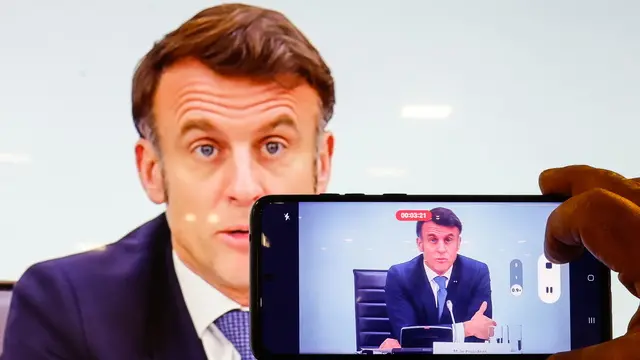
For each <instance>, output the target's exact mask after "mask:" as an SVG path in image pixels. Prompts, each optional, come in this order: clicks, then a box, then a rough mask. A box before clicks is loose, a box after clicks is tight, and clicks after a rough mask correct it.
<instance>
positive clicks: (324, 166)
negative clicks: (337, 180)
mask: <svg viewBox="0 0 640 360" xmlns="http://www.w3.org/2000/svg"><path fill="white" fill-rule="evenodd" d="M319 141H320V144H318V145H319V153H318V161H317V163H316V166H317V169H316V174H317V179H316V181H317V185H316V191H317V192H318V193H324V192H326V191H327V186H328V185H329V180H330V179H331V161H332V159H333V146H334V137H333V134H332V133H331V132H329V131H326V132H324V133H323V134H322V138H321V139H319Z"/></svg>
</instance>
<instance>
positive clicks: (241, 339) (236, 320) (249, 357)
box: [213, 310, 256, 360]
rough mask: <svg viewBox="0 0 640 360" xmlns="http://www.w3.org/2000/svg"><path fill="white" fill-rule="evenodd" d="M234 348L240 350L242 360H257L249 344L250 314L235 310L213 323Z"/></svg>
mask: <svg viewBox="0 0 640 360" xmlns="http://www.w3.org/2000/svg"><path fill="white" fill-rule="evenodd" d="M213 323H214V324H215V325H216V327H217V328H218V329H219V330H220V332H222V334H224V336H225V337H226V338H227V340H229V341H230V342H231V343H232V344H233V347H235V348H236V350H238V352H239V353H240V357H241V358H242V360H255V359H256V358H255V357H254V356H253V353H252V352H251V344H250V342H249V312H248V311H240V310H233V311H230V312H228V313H226V314H224V315H222V316H221V317H219V318H218V320H216V321H214V322H213Z"/></svg>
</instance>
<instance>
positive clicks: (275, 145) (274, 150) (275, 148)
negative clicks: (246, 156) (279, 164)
mask: <svg viewBox="0 0 640 360" xmlns="http://www.w3.org/2000/svg"><path fill="white" fill-rule="evenodd" d="M264 148H265V150H266V151H267V153H268V154H269V155H277V154H278V152H280V151H281V150H282V144H281V143H279V142H275V141H270V142H268V143H266V144H265V146H264Z"/></svg>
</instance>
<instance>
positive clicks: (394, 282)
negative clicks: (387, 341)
mask: <svg viewBox="0 0 640 360" xmlns="http://www.w3.org/2000/svg"><path fill="white" fill-rule="evenodd" d="M384 291H385V297H386V302H387V313H388V315H389V322H390V323H391V335H392V336H393V338H394V339H396V340H398V341H400V329H402V328H403V327H405V326H413V325H416V321H417V315H416V313H415V311H414V310H413V306H412V304H411V302H410V301H409V298H408V297H407V294H406V292H405V290H404V289H403V287H402V278H401V276H400V274H399V272H398V269H397V268H395V267H394V266H392V267H391V268H390V269H389V271H388V272H387V282H386V284H385V287H384Z"/></svg>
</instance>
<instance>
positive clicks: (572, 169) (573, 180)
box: [538, 165, 640, 204]
mask: <svg viewBox="0 0 640 360" xmlns="http://www.w3.org/2000/svg"><path fill="white" fill-rule="evenodd" d="M538 182H539V185H540V190H542V193H543V194H562V195H570V196H576V195H579V194H582V193H584V192H586V191H589V190H591V189H597V188H600V189H605V190H609V191H611V192H614V193H616V194H618V195H620V196H622V197H625V198H627V199H629V200H631V201H633V202H635V203H636V204H640V182H638V181H635V180H632V179H627V178H625V177H624V176H622V175H620V174H618V173H615V172H613V171H609V170H605V169H598V168H594V167H591V166H586V165H572V166H567V167H563V168H556V169H549V170H545V171H543V172H542V173H541V174H540V178H539V179H538Z"/></svg>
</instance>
